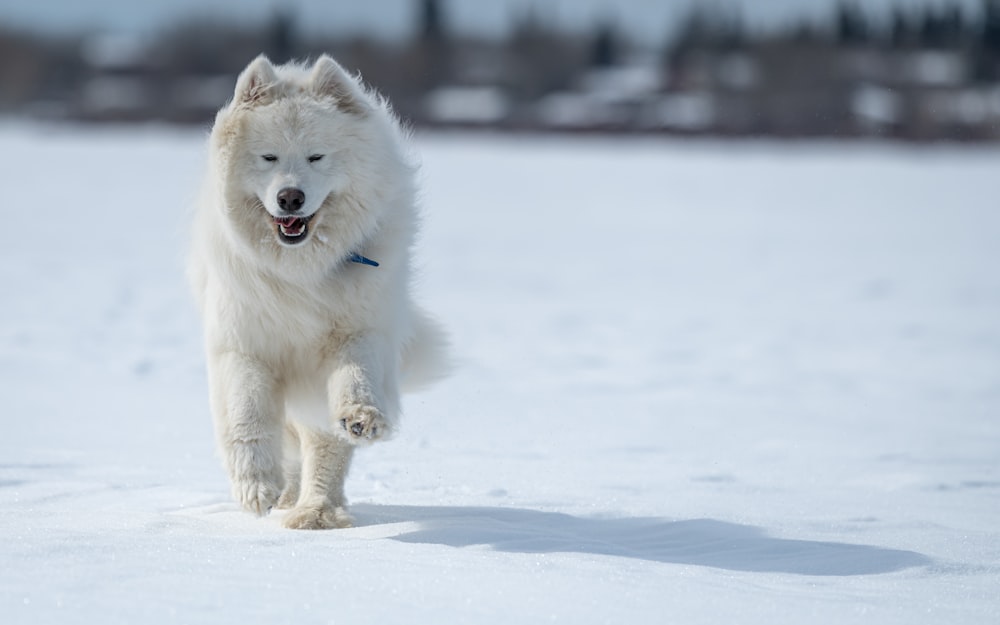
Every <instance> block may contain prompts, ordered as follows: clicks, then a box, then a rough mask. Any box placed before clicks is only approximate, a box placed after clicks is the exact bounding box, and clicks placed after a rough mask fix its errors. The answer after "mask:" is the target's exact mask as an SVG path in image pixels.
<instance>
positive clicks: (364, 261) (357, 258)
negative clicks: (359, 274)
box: [347, 252, 378, 267]
mask: <svg viewBox="0 0 1000 625" xmlns="http://www.w3.org/2000/svg"><path fill="white" fill-rule="evenodd" d="M347 260H349V261H351V262H352V263H358V264H359V265H368V266H369V267H378V263H377V262H375V261H374V260H372V259H370V258H367V257H365V256H362V255H361V254H358V253H357V252H354V253H353V254H351V255H350V256H348V257H347Z"/></svg>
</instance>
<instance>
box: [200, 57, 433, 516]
mask: <svg viewBox="0 0 1000 625" xmlns="http://www.w3.org/2000/svg"><path fill="white" fill-rule="evenodd" d="M209 141H210V148H209V159H210V163H209V167H210V169H209V173H208V176H207V181H206V184H205V188H204V191H203V194H202V197H201V199H200V201H199V203H198V206H197V209H196V215H195V219H194V232H193V241H192V251H191V257H190V266H189V272H190V277H191V282H192V285H193V288H194V291H195V294H196V297H197V300H198V303H199V306H200V309H201V313H202V316H203V319H204V326H205V343H206V352H207V357H208V375H209V389H210V404H211V410H212V414H213V418H214V423H215V430H216V434H217V438H218V443H219V446H220V449H221V453H222V455H223V457H224V460H225V465H226V467H227V469H228V471H229V476H230V478H231V480H232V485H233V493H234V496H235V497H236V499H237V500H238V501H239V503H240V504H241V505H242V506H243V507H244V508H245V509H247V510H249V511H252V512H255V513H257V514H259V515H264V514H267V512H268V511H269V510H270V509H271V508H272V507H275V506H276V507H278V508H291V509H290V510H289V511H288V512H287V513H286V514H285V516H284V518H283V523H284V525H285V526H286V527H291V528H310V529H322V528H331V527H346V526H349V525H350V524H351V517H350V516H349V515H348V513H347V508H346V501H345V499H344V479H345V477H346V475H347V471H348V467H349V464H350V461H351V456H352V452H353V450H354V447H355V446H357V445H358V444H363V443H368V442H370V441H374V440H377V439H380V438H382V437H385V436H387V435H389V434H391V433H392V430H393V428H394V427H395V426H396V423H397V418H398V415H399V411H400V399H399V387H400V385H401V384H402V383H404V382H406V383H410V384H420V383H424V382H427V381H430V380H431V379H433V378H434V377H437V376H438V375H439V374H440V373H441V372H442V371H441V365H442V363H443V349H442V348H443V345H442V343H443V341H442V335H441V333H440V332H439V330H438V329H437V327H436V326H435V324H434V323H433V322H432V321H430V320H429V319H428V318H427V316H426V315H424V314H423V313H422V312H420V310H419V309H418V308H417V307H416V306H415V305H414V304H413V302H412V301H411V297H410V247H411V245H412V243H413V237H414V234H415V229H416V226H417V213H416V208H415V197H414V196H415V185H414V174H415V172H414V167H413V165H412V163H410V162H409V159H408V156H407V154H406V151H405V148H404V145H405V137H404V136H403V133H402V131H401V130H400V127H399V124H398V122H397V120H396V118H395V117H394V116H393V115H392V113H391V112H390V110H389V108H388V105H387V104H386V103H385V102H384V101H383V100H381V99H380V98H379V97H377V96H376V95H375V94H373V93H372V92H370V91H368V90H367V89H365V88H364V87H363V86H362V84H361V83H360V82H359V81H358V80H357V79H355V78H354V77H352V76H349V75H348V74H347V73H346V72H345V71H344V70H343V68H341V67H340V66H339V65H338V64H337V63H336V62H335V61H334V60H333V59H331V58H330V57H328V56H325V55H324V56H322V57H320V58H319V59H318V60H317V61H316V62H315V64H314V65H312V66H311V67H307V66H304V65H294V64H291V65H284V66H274V65H272V64H271V63H270V62H269V61H268V60H267V59H266V58H265V57H263V56H261V57H258V58H257V59H256V60H255V61H253V62H252V63H251V64H250V65H249V66H248V67H247V68H246V69H245V70H244V71H243V73H242V74H241V75H240V77H239V79H238V81H237V84H236V91H235V94H234V96H233V99H232V101H231V102H230V103H229V104H228V105H226V106H225V107H223V108H222V110H220V111H219V113H218V116H217V117H216V120H215V125H214V127H213V129H212V133H211V137H210V140H209ZM352 255H357V256H353V258H354V260H355V261H356V260H359V259H360V258H361V257H365V258H367V259H371V260H374V261H376V262H378V263H379V266H378V267H373V266H370V265H365V264H361V263H358V262H352Z"/></svg>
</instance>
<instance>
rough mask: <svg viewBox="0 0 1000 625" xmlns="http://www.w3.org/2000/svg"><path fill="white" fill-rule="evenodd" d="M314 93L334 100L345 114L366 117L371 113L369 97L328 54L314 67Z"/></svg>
mask: <svg viewBox="0 0 1000 625" xmlns="http://www.w3.org/2000/svg"><path fill="white" fill-rule="evenodd" d="M310 82H311V85H312V89H313V92H315V93H317V94H318V95H321V96H326V97H329V98H332V99H333V100H334V101H335V102H336V103H337V108H339V109H340V110H342V111H344V112H345V113H353V114H355V115H365V114H367V113H368V112H369V104H368V97H367V96H366V95H365V93H364V90H363V89H362V88H361V86H360V85H359V84H358V83H357V81H356V80H354V79H353V78H351V77H350V76H348V75H347V72H346V71H345V70H344V68H343V67H341V66H340V64H338V63H337V62H336V61H334V60H333V59H332V58H330V57H329V56H327V55H326V54H324V55H322V56H320V57H319V58H318V59H317V60H316V63H315V64H314V65H313V69H312V76H311V77H310Z"/></svg>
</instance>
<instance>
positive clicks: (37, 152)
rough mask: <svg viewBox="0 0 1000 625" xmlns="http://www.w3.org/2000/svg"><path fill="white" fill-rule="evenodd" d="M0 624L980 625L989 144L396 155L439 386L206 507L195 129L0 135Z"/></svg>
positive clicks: (998, 575)
mask: <svg viewBox="0 0 1000 625" xmlns="http://www.w3.org/2000/svg"><path fill="white" fill-rule="evenodd" d="M0 147H2V150H0V166H2V171H3V178H2V180H3V185H2V188H3V211H4V215H5V217H6V228H4V235H3V242H2V244H0V255H2V256H0V291H2V293H3V299H2V302H3V305H2V306H0V320H2V321H3V323H2V324H0V384H2V391H3V392H2V400H0V402H2V403H0V410H2V415H3V416H2V419H3V426H4V429H3V431H2V434H0V561H2V562H3V563H4V565H3V567H2V569H0V570H2V573H0V614H2V616H0V621H2V622H3V623H31V624H37V623H59V624H64V623H146V624H159V623H225V622H241V623H244V622H249V623H255V622H260V623H357V622H378V623H539V622H563V623H627V622H640V623H667V622H670V623H712V624H719V623H762V624H764V623H767V624H771V623H780V622H787V623H810V624H811V625H816V624H825V623H829V624H841V623H845V622H871V623H879V624H884V623H900V624H907V625H912V624H913V623H928V624H935V625H936V624H940V623H949V624H954V623H983V624H993V623H997V622H1000V590H998V589H1000V564H998V563H1000V203H998V202H1000V200H998V191H997V190H998V188H1000V186H998V185H1000V150H998V149H982V148H978V149H970V148H958V147H932V148H924V149H911V148H904V147H891V146H883V145H854V144H791V145H784V144H769V143H760V144H757V143H737V144H730V143H711V142H710V143H684V142H667V141H659V140H649V141H635V140H610V139H602V140H598V139H577V140H555V139H533V138H525V137H512V138H500V137H486V136H461V135H457V136H424V137H419V138H418V140H417V142H416V148H417V152H418V153H419V154H420V157H421V159H422V161H423V168H422V173H421V177H422V183H423V188H424V195H423V205H424V208H425V212H426V220H425V227H424V230H423V234H422V238H421V242H420V245H419V249H418V254H417V255H418V258H419V261H420V265H421V277H420V283H419V286H418V294H419V299H420V300H421V301H423V303H424V304H425V305H426V307H427V308H429V309H431V310H433V311H435V312H436V313H437V315H438V316H439V317H440V318H441V320H442V321H443V322H444V323H445V325H446V326H447V327H448V328H449V330H450V332H451V335H452V338H453V341H454V351H455V354H456V358H457V361H458V368H457V370H456V372H455V374H454V375H453V376H452V377H451V378H450V379H449V380H447V381H446V382H444V383H442V384H440V385H439V386H437V387H436V388H435V389H433V390H432V391H430V392H426V393H423V394H420V395H414V396H410V397H408V398H407V401H406V405H405V408H406V415H405V416H404V426H403V429H402V431H401V433H400V434H399V435H398V436H397V438H396V439H394V440H393V441H391V442H388V443H385V444H380V445H376V446H374V447H372V448H370V449H367V450H365V451H363V452H362V453H360V454H359V455H358V457H357V460H356V463H355V465H354V469H353V471H352V473H351V476H350V478H349V481H348V495H349V497H350V499H351V501H352V503H353V511H354V514H355V516H356V517H357V520H358V527H355V528H353V529H348V530H342V531H329V532H320V533H310V532H295V531H290V530H285V529H282V528H281V527H280V524H279V522H278V518H277V516H276V515H272V517H269V518H265V519H257V518H255V517H252V516H250V515H247V514H244V513H242V512H240V511H239V510H238V509H237V508H236V506H235V505H234V504H233V503H232V502H231V500H230V499H229V494H228V484H227V481H226V478H225V476H224V474H223V471H222V468H221V465H220V463H219V461H218V459H217V458H216V456H215V454H214V449H213V447H214V446H213V442H212V432H211V424H210V417H209V415H208V406H207V400H206V387H205V380H204V377H205V374H204V365H203V362H202V357H201V346H200V329H199V325H198V320H197V317H196V314H195V311H194V306H193V304H192V303H191V300H190V298H189V296H188V293H187V289H186V285H185V282H184V277H183V256H184V248H185V236H186V228H187V222H186V219H187V210H188V208H187V207H188V206H189V205H190V203H191V200H192V199H193V197H194V195H195V192H196V190H197V186H198V182H199V177H200V171H201V168H202V164H203V160H204V146H203V134H202V133H199V132H194V131H178V130H176V129H167V128H162V129H159V128H148V129H141V130H134V129H131V130H130V129H112V130H107V129H105V130H97V129H66V128H61V129H60V128H56V129H47V128H42V127H37V126H36V127H27V128H25V127H19V126H16V125H14V124H12V123H10V122H8V123H7V124H6V125H4V126H0Z"/></svg>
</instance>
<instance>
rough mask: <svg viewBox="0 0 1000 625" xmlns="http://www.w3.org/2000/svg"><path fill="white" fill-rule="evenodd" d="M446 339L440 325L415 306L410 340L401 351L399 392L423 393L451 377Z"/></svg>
mask: <svg viewBox="0 0 1000 625" xmlns="http://www.w3.org/2000/svg"><path fill="white" fill-rule="evenodd" d="M449 352H450V350H449V343H448V336H447V334H446V333H445V331H444V329H443V328H442V327H441V325H440V324H439V323H438V322H437V321H435V320H434V319H432V318H431V317H430V316H429V315H428V314H427V313H426V312H424V311H423V310H421V309H420V308H418V307H416V306H414V308H413V326H412V328H411V333H410V340H409V341H407V342H406V345H405V346H404V347H403V367H402V380H401V382H402V384H401V385H402V388H403V390H404V391H408V392H412V391H419V390H422V389H424V388H426V387H428V386H430V385H431V384H433V383H434V382H437V381H439V380H441V379H443V378H445V377H447V376H448V374H449V373H451V370H452V366H453V365H452V362H451V357H450V353H449Z"/></svg>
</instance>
